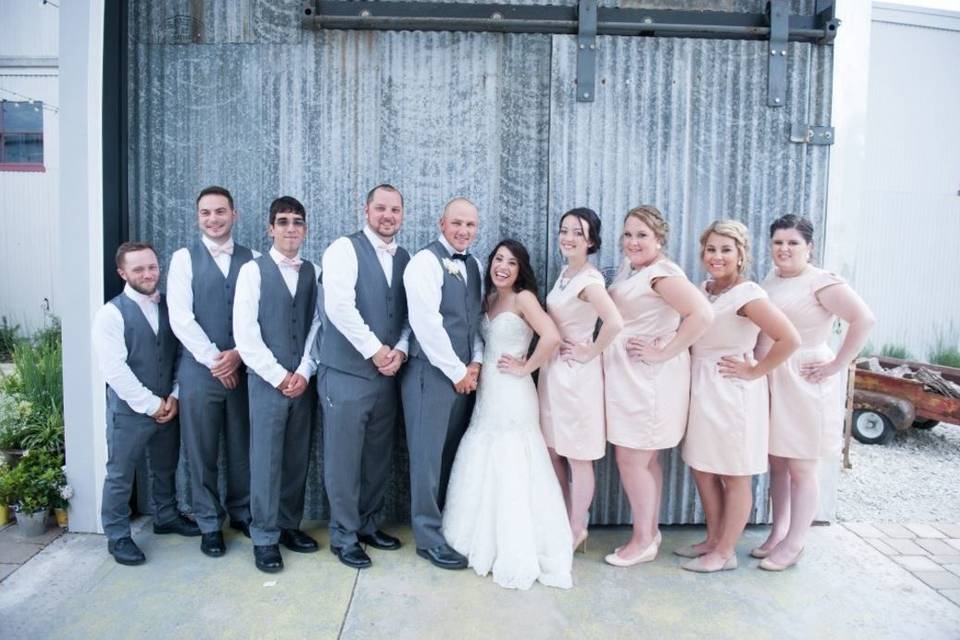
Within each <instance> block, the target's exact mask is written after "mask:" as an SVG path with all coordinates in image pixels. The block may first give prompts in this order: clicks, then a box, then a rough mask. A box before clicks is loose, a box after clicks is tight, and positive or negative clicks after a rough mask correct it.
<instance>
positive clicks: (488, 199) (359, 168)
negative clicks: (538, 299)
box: [130, 2, 830, 523]
mask: <svg viewBox="0 0 960 640" xmlns="http://www.w3.org/2000/svg"><path fill="white" fill-rule="evenodd" d="M656 4H657V6H661V7H662V6H664V4H665V3H662V2H660V3H656ZM671 4H672V5H673V6H677V5H678V4H679V5H683V4H684V3H671ZM690 4H693V5H694V6H699V5H696V3H687V6H690ZM701 4H702V3H701ZM809 4H812V2H811V3H809ZM731 5H733V6H730V7H724V8H730V9H734V10H754V11H762V3H761V2H736V3H731ZM805 5H806V3H805ZM794 9H795V10H800V9H804V10H809V7H807V6H803V7H801V6H799V4H798V5H797V6H795V7H794ZM180 11H182V12H184V13H183V16H186V17H181V18H180V19H179V22H177V15H179V14H178V13H177V12H180ZM297 11H299V2H273V3H269V6H268V3H265V2H244V3H239V5H237V4H235V3H226V2H170V3H166V4H165V5H164V3H159V4H153V5H151V6H149V7H142V8H141V7H139V6H137V7H134V8H133V10H132V15H131V67H130V69H131V74H130V76H131V77H130V131H131V149H130V152H131V153H130V157H131V165H130V180H131V184H130V193H131V217H132V226H133V228H134V229H135V234H136V235H138V236H140V237H144V238H147V239H150V240H153V241H154V242H156V243H157V244H158V245H159V247H160V249H161V252H162V253H163V255H165V256H168V255H169V254H170V253H171V252H172V251H173V250H174V249H175V248H176V247H178V246H180V245H182V244H183V243H184V242H186V241H187V240H188V239H190V238H192V237H193V235H194V234H195V233H196V230H195V226H194V222H193V218H194V213H193V211H194V204H193V199H194V197H195V194H196V193H197V191H198V190H199V189H200V188H201V187H202V186H204V185H206V184H208V183H222V184H224V185H225V186H227V187H229V188H231V189H233V190H234V193H235V195H236V196H237V206H238V209H239V210H240V212H241V223H240V225H239V228H238V231H237V237H238V239H240V240H241V241H243V242H246V243H249V244H251V245H253V246H255V247H258V248H262V247H265V246H267V241H266V238H265V235H264V232H263V229H264V225H265V223H264V219H265V208H266V206H267V205H268V203H269V201H270V200H271V199H272V198H273V197H275V196H276V195H278V194H281V193H290V194H292V195H295V196H296V197H298V198H301V199H302V200H303V201H304V203H305V205H306V206H307V210H308V225H309V227H310V231H309V240H308V242H307V245H306V248H305V253H306V255H307V256H309V257H311V258H314V259H319V256H320V255H321V252H322V250H323V249H324V248H325V247H326V246H327V245H328V244H329V243H330V242H331V241H332V240H333V239H334V238H336V237H337V236H339V235H341V234H343V233H345V232H348V231H352V230H354V229H355V228H357V227H358V226H359V224H360V221H361V217H360V216H361V208H362V207H361V199H362V196H363V194H364V193H365V191H366V189H368V188H369V187H370V186H372V185H373V184H376V183H377V182H380V181H390V182H393V183H395V184H397V185H398V186H399V187H400V188H401V190H402V191H403V192H404V195H405V197H406V202H407V218H406V220H405V223H404V231H403V234H402V243H403V244H404V245H405V246H407V247H410V248H414V249H415V248H418V247H419V246H421V245H423V244H424V243H425V242H427V241H428V240H430V239H431V238H432V237H434V236H435V234H436V220H437V217H438V214H439V212H440V208H441V207H442V205H443V203H444V202H445V201H446V200H447V199H449V198H450V197H451V196H454V195H465V196H467V197H469V198H471V199H472V200H474V201H475V202H476V203H477V204H478V206H479V208H480V212H481V229H480V238H479V241H478V246H477V247H476V249H475V252H476V253H477V254H478V255H481V256H484V257H485V256H486V254H487V253H488V251H489V249H490V248H491V247H492V246H493V244H495V243H496V241H497V240H498V239H500V238H501V237H504V236H512V237H516V238H517V239H519V240H521V241H522V242H524V243H525V244H526V245H527V246H528V247H529V248H530V249H531V255H532V257H533V261H534V265H535V267H536V268H537V270H538V273H539V274H540V276H541V278H542V281H543V282H542V288H545V287H546V286H547V285H548V284H552V281H553V278H555V277H556V275H557V272H558V269H559V266H560V264H559V257H558V254H557V252H556V249H555V247H554V227H555V226H556V223H557V221H558V217H559V215H560V214H562V212H563V211H564V210H566V209H568V208H570V207H573V206H578V205H588V206H591V207H593V208H595V209H596V210H598V211H599V212H600V213H601V215H602V217H603V221H604V238H603V239H604V242H605V245H604V248H603V251H601V253H600V254H599V255H598V264H599V266H601V267H602V268H604V269H607V270H609V269H611V268H613V266H614V264H615V262H616V261H617V260H618V255H619V254H618V247H617V242H616V238H617V236H618V234H619V230H620V219H621V217H622V215H623V213H624V212H625V211H626V210H627V209H628V208H629V207H630V206H632V205H635V204H638V203H640V202H653V203H655V204H657V205H658V206H660V207H661V208H662V209H663V210H664V211H665V212H666V213H667V215H668V217H669V219H670V222H671V225H672V227H673V233H672V237H671V241H670V246H669V249H670V253H671V255H672V256H674V257H675V259H676V260H677V261H678V262H679V263H680V264H681V265H682V266H683V267H684V268H685V269H687V271H688V273H689V274H690V275H691V277H692V278H693V279H695V280H696V279H698V278H700V277H701V276H702V272H701V269H700V267H699V265H698V261H697V257H696V254H697V240H696V239H697V237H698V235H699V232H700V230H701V229H702V228H703V227H704V226H705V225H706V224H707V223H708V222H709V221H710V220H711V219H713V218H714V217H736V218H739V219H742V220H744V221H746V222H747V223H748V224H749V225H750V226H751V228H752V229H753V230H754V232H755V234H756V238H757V239H760V238H762V237H763V233H762V229H763V227H764V226H765V225H766V224H767V223H768V222H769V220H771V219H772V218H774V217H776V216H778V215H780V214H782V213H784V212H786V211H801V212H804V213H806V214H808V215H810V216H811V217H813V218H814V219H815V220H817V221H822V219H823V211H824V200H825V191H826V186H825V185H826V182H825V181H826V168H827V150H826V148H824V147H806V146H804V145H794V144H791V143H790V142H789V141H788V135H789V130H790V126H791V124H792V123H794V122H798V121H802V122H805V123H806V122H809V121H811V119H812V120H813V121H815V122H816V123H818V124H820V123H824V122H825V118H826V116H825V115H824V114H826V113H828V112H829V108H828V104H829V90H828V88H829V85H828V84H827V85H824V84H822V82H823V81H826V82H827V83H828V82H829V77H830V57H829V56H830V52H829V50H828V49H825V48H818V47H813V46H811V45H802V44H791V45H790V53H789V56H790V60H789V69H790V77H789V85H788V99H787V105H788V106H787V107H786V108H783V109H769V108H767V107H766V106H765V101H766V48H765V46H764V45H763V44H762V43H759V42H754V43H749V42H734V41H708V40H693V39H685V40H665V39H654V38H614V37H602V38H600V39H599V55H598V62H597V65H598V66H597V71H598V91H597V102H595V103H590V104H579V103H576V102H575V98H574V95H573V81H574V78H575V76H576V69H575V53H574V47H573V38H572V37H570V36H547V35H496V34H467V33H419V32H402V33H400V32H395V33H372V32H333V31H324V32H320V33H314V32H309V31H303V30H302V28H301V27H300V26H299V24H298V23H297V21H296V20H293V19H292V16H293V15H294V14H296V13H297ZM177 24H179V25H180V26H179V27H177ZM178 28H179V29H180V32H177V29H178ZM178 33H179V35H178ZM177 42H185V44H176V43H177ZM768 264H769V261H768V258H767V256H766V255H765V250H764V249H763V245H762V244H761V251H760V253H759V254H758V268H759V271H760V272H761V273H762V272H764V271H765V270H766V268H767V265H768ZM319 447H320V443H319V442H317V444H316V446H315V447H314V449H313V457H314V461H315V463H316V465H315V466H314V468H313V469H312V471H311V475H310V479H309V486H308V515H310V516H311V517H321V518H322V517H325V515H326V514H325V505H324V504H323V490H322V484H321V482H320V476H319V471H318V467H319V463H320V459H321V453H320V450H319ZM396 459H397V464H396V465H395V467H396V468H395V474H394V475H395V478H394V483H393V485H392V488H391V495H390V496H389V501H390V515H393V516H395V517H398V518H404V517H406V516H407V514H408V505H407V504H406V499H405V492H406V479H405V476H406V455H405V453H404V452H403V450H402V447H401V446H399V445H398V450H397V456H396ZM667 468H668V474H669V476H668V479H667V483H666V486H667V492H666V493H667V495H666V496H665V502H664V507H663V513H662V520H663V521H664V522H667V523H685V522H699V521H702V513H701V512H700V511H699V507H698V505H697V503H696V500H695V489H694V488H693V483H692V479H691V478H690V476H689V474H688V473H687V472H686V470H685V469H684V468H683V465H682V464H681V463H680V462H679V460H678V457H677V455H676V453H672V454H671V455H670V463H669V465H668V467H667ZM598 473H599V488H598V497H597V500H596V503H595V506H594V512H593V520H594V522H596V523H614V522H626V521H628V519H629V510H628V507H627V505H626V500H625V499H623V498H622V496H621V492H620V489H619V480H618V478H617V475H616V471H615V469H614V464H613V458H612V456H608V457H607V458H606V459H605V460H604V461H603V462H602V463H600V464H599V465H598ZM765 486H766V485H765V479H764V478H759V479H758V480H757V483H756V488H757V492H756V495H757V498H756V509H755V513H754V514H753V519H754V520H755V521H764V520H766V519H767V518H768V513H767V509H766V503H765V501H764V499H763V494H764V489H765Z"/></svg>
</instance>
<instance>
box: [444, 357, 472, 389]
mask: <svg viewBox="0 0 960 640" xmlns="http://www.w3.org/2000/svg"><path fill="white" fill-rule="evenodd" d="M443 374H444V375H445V376H447V377H448V378H449V379H450V382H452V383H453V384H457V383H458V382H460V381H461V380H463V377H464V376H465V375H467V365H465V364H463V363H462V362H458V363H457V367H456V368H455V369H450V370H449V371H444V372H443Z"/></svg>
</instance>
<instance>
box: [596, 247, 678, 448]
mask: <svg viewBox="0 0 960 640" xmlns="http://www.w3.org/2000/svg"><path fill="white" fill-rule="evenodd" d="M686 277H687V276H686V274H684V272H683V270H682V269H681V268H680V267H678V266H677V265H675V264H674V263H672V262H670V261H668V260H659V261H657V262H655V263H653V264H651V265H649V266H647V267H644V268H643V269H641V270H639V271H637V272H635V273H633V275H630V270H629V269H628V268H624V269H621V271H620V274H619V275H618V276H617V278H616V279H615V280H614V282H613V284H611V285H610V288H609V293H610V297H611V298H612V299H613V302H614V304H616V305H617V309H618V310H619V311H620V314H621V315H622V316H623V323H624V324H623V331H621V332H620V335H618V336H617V338H616V340H614V341H613V342H612V343H611V344H610V346H609V347H607V348H606V350H605V351H604V353H603V374H604V394H605V399H606V414H607V441H608V442H611V443H612V444H615V445H618V446H622V447H630V448H632V449H645V450H654V449H669V448H671V447H675V446H677V444H679V443H680V440H681V439H682V438H683V433H684V431H685V430H686V427H687V409H688V407H689V404H690V402H689V401H690V353H689V351H688V350H687V349H684V350H683V351H682V352H680V353H679V354H678V355H677V356H675V357H673V358H671V359H670V360H667V361H666V362H660V363H655V364H646V363H643V362H637V361H635V360H631V359H630V357H629V356H628V355H627V341H628V340H630V338H642V339H643V340H645V341H648V342H653V343H655V344H660V345H664V344H666V343H668V342H670V341H671V340H672V339H673V337H674V336H675V335H676V334H677V328H678V327H679V326H680V314H679V313H677V311H676V309H674V308H673V307H671V306H670V305H668V304H667V303H666V302H665V301H664V300H663V298H662V297H660V294H658V293H657V292H656V291H654V289H653V283H654V282H655V281H656V280H657V279H659V278H684V279H686Z"/></svg>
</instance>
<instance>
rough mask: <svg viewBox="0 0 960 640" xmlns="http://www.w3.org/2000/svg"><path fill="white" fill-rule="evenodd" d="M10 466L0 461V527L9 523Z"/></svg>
mask: <svg viewBox="0 0 960 640" xmlns="http://www.w3.org/2000/svg"><path fill="white" fill-rule="evenodd" d="M10 498H11V496H10V465H8V464H7V463H6V462H5V461H3V460H0V527H2V526H4V525H6V524H8V523H9V522H10Z"/></svg>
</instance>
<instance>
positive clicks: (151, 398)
mask: <svg viewBox="0 0 960 640" xmlns="http://www.w3.org/2000/svg"><path fill="white" fill-rule="evenodd" d="M123 295H125V296H127V297H128V298H130V299H131V300H133V301H134V302H136V303H137V306H138V307H139V308H140V310H141V311H143V315H144V316H145V317H146V319H147V322H149V323H150V328H151V329H153V332H154V334H156V333H157V331H158V330H159V326H160V310H159V308H158V306H157V303H156V302H154V301H153V300H151V299H150V296H145V295H143V294H142V293H140V292H138V291H135V290H134V289H133V287H131V286H130V285H126V286H124V288H123ZM123 329H124V325H123V315H122V314H121V313H120V309H118V308H117V306H116V305H115V304H113V303H110V302H108V303H107V304H105V305H103V306H102V307H100V310H99V311H97V315H96V317H95V318H94V320H93V348H94V351H96V354H97V362H99V363H100V372H101V373H102V374H103V378H104V380H106V381H107V384H109V385H110V388H111V389H113V390H114V392H115V393H116V394H117V396H119V398H120V399H121V400H123V401H124V402H126V403H127V404H128V405H130V408H131V409H133V410H134V411H136V412H137V413H142V414H145V415H148V416H152V415H153V414H155V413H156V412H157V411H159V410H160V407H161V406H162V405H163V401H164V398H161V397H160V396H157V395H154V393H153V392H152V391H150V389H147V388H146V387H145V386H144V385H143V383H142V382H140V380H139V378H137V376H136V375H135V374H134V373H133V370H132V369H130V365H128V364H127V355H128V354H127V342H126V340H124V338H123ZM179 390H180V387H179V385H178V384H177V383H176V382H174V384H173V391H171V392H170V395H171V396H173V397H174V398H176V397H177V396H178V394H179Z"/></svg>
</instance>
